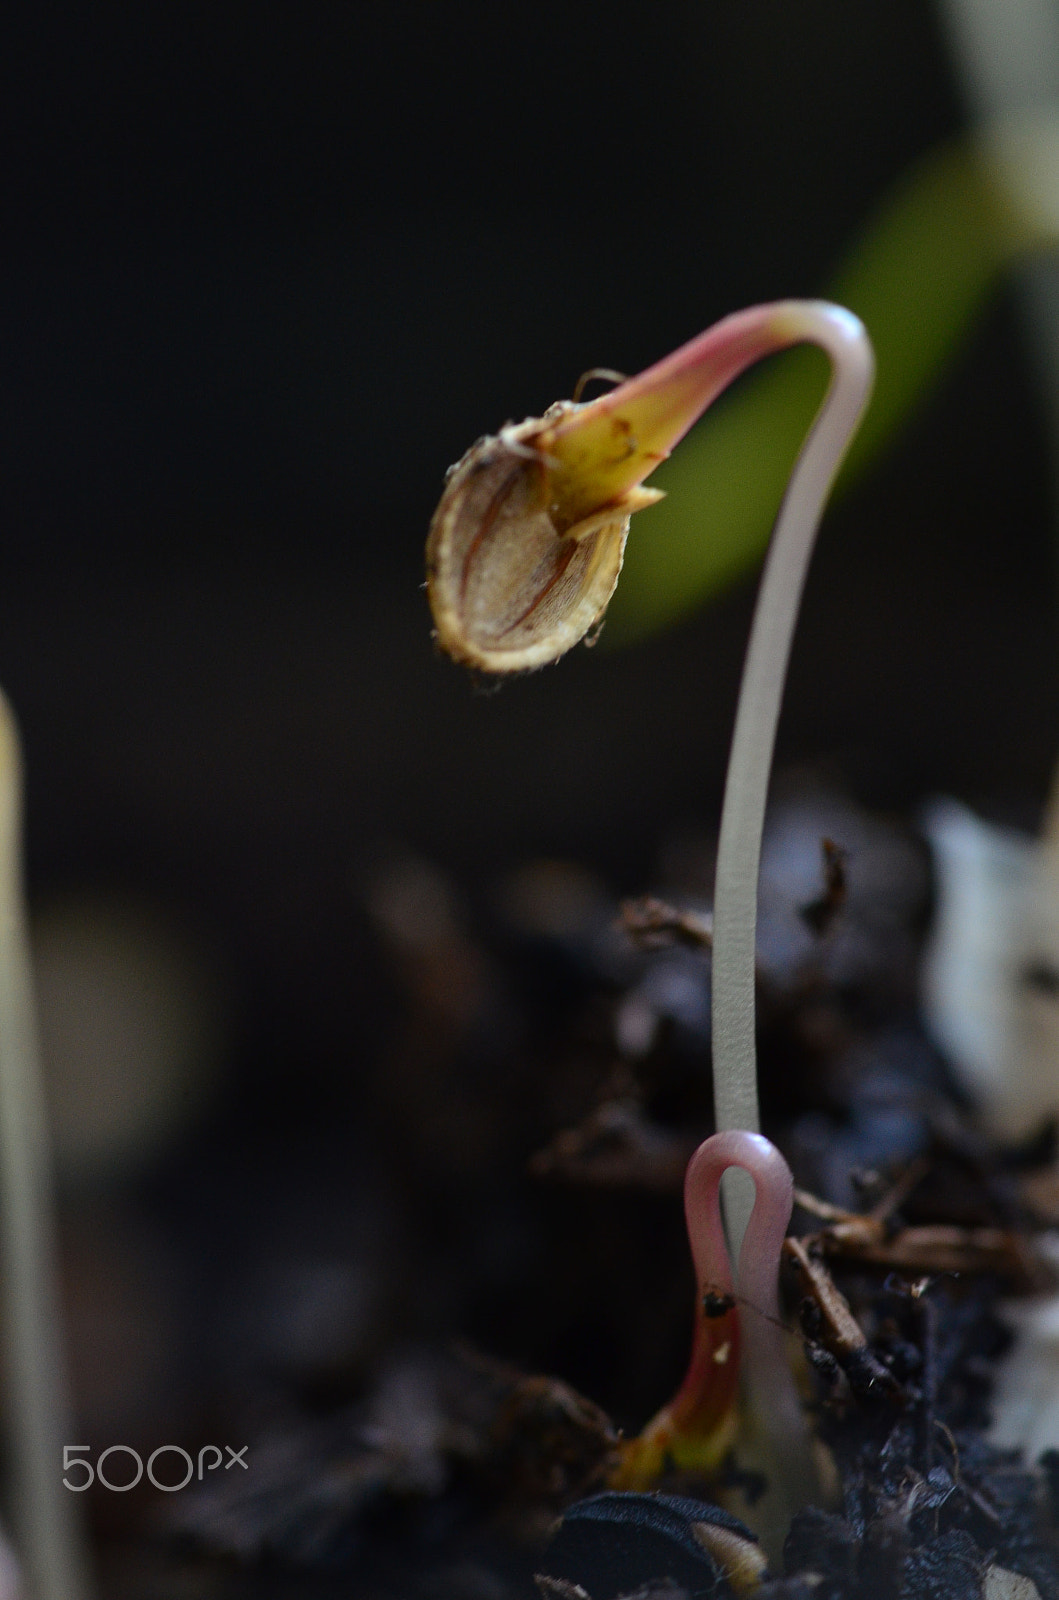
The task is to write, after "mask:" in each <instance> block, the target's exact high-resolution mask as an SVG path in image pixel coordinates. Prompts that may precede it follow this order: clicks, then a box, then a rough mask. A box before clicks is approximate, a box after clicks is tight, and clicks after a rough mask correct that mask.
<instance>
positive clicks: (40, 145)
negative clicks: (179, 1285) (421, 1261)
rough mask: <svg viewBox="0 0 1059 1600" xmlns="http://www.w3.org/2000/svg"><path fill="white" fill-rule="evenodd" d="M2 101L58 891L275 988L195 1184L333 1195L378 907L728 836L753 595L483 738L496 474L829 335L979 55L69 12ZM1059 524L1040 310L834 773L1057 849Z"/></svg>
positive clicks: (262, 8) (13, 51)
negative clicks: (452, 623) (569, 405)
mask: <svg viewBox="0 0 1059 1600" xmlns="http://www.w3.org/2000/svg"><path fill="white" fill-rule="evenodd" d="M0 63H2V64H0V118H2V121H3V126H4V133H5V138H4V145H5V156H4V160H3V163H2V167H0V195H2V227H0V393H2V397H3V398H2V412H0V463H2V466H0V530H2V534H3V537H2V538H0V681H2V682H3V684H4V685H5V687H6V689H7V691H8V693H9V694H10V696H11V698H12V700H13V701H14V704H15V706H16V708H17V710H18V712H19V715H20V718H21V721H22V725H23V729H24V736H25V745H26V758H27V764H28V830H29V831H28V848H29V858H28V859H29V881H30V888H31V891H32V893H33V895H34V897H35V898H37V899H47V898H48V897H53V896H54V895H55V894H57V893H59V892H64V893H70V892H75V891H76V892H79V893H80V892H87V891H89V890H91V891H98V890H107V891H112V890H121V891H124V892H131V893H133V894H135V895H136V896H138V897H139V898H140V899H141V900H142V901H145V902H147V903H149V904H150V905H151V906H152V907H154V908H156V909H157V910H158V911H159V912H160V913H161V914H163V915H164V916H166V917H168V918H171V919H173V920H174V921H176V922H179V923H180V925H181V926H182V927H185V928H188V929H191V930H193V932H194V936H195V938H196V939H198V940H199V941H200V943H201V948H202V949H203V950H205V951H209V952H210V960H211V962H212V963H213V964H214V970H215V972H217V973H223V975H224V991H225V997H224V1004H225V1008H226V1016H227V1033H226V1037H227V1039H228V1041H229V1043H228V1048H227V1051H226V1055H225V1064H224V1067H223V1070H222V1074H221V1079H220V1083H219V1086H218V1088H217V1092H216V1096H215V1099H214V1102H213V1104H214V1106H215V1107H217V1106H220V1107H221V1108H222V1109H221V1110H220V1111H217V1110H215V1111H214V1112H213V1113H212V1115H213V1116H214V1118H215V1119H217V1120H214V1121H213V1122H211V1121H210V1116H211V1113H209V1112H208V1111H206V1112H203V1113H202V1115H203V1118H204V1119H205V1120H204V1121H203V1123H202V1124H201V1128H200V1132H201V1138H202V1140H203V1143H202V1144H200V1145H199V1146H195V1147H194V1150H193V1151H192V1154H190V1155H189V1154H187V1149H188V1148H189V1147H185V1154H184V1156H183V1157H182V1158H181V1159H183V1160H185V1161H186V1162H188V1163H191V1166H194V1164H195V1163H196V1162H197V1163H198V1164H199V1168H202V1167H204V1166H208V1165H209V1162H210V1161H211V1160H214V1159H216V1160H218V1161H220V1160H222V1158H223V1160H225V1161H229V1160H230V1159H231V1160H236V1159H238V1160H249V1159H250V1158H249V1157H247V1156H246V1154H245V1152H246V1150H247V1149H253V1148H256V1147H255V1140H263V1139H265V1138H266V1137H267V1138H268V1139H269V1140H270V1141H271V1143H270V1144H269V1149H270V1151H272V1152H273V1154H272V1156H270V1162H273V1163H274V1156H275V1151H277V1150H283V1149H284V1148H286V1147H287V1144H293V1142H295V1141H296V1139H297V1138H298V1137H300V1136H301V1135H304V1139H305V1141H306V1142H307V1146H308V1148H310V1149H311V1148H312V1147H313V1139H314V1137H315V1135H314V1133H313V1129H314V1128H315V1127H316V1126H317V1121H318V1119H319V1108H320V1107H321V1106H323V1107H325V1108H326V1118H327V1119H329V1127H330V1130H331V1134H332V1136H333V1137H335V1138H337V1139H338V1141H339V1142H341V1139H342V1138H343V1137H345V1131H346V1128H347V1125H348V1130H349V1138H350V1140H351V1141H353V1140H354V1139H355V1123H356V1111H357V1088H356V1086H357V1083H358V1081H359V1079H358V1074H360V1073H362V1072H364V1071H366V1070H367V1069H366V1067H365V1062H367V1061H368V1060H370V1059H371V1057H372V1052H373V1050H374V1049H375V1047H376V1043H377V1041H378V1038H379V1037H380V1035H381V1034H384V1033H385V1031H386V1028H387V1026H388V1019H387V1016H386V1013H385V1006H380V1002H379V994H380V989H379V972H380V962H379V958H378V956H377V954H376V953H375V951H374V947H373V939H372V930H371V926H370V921H369V919H368V917H367V916H366V913H365V909H364V904H365V893H366V889H365V886H366V885H367V884H369V883H370V881H371V879H372V874H373V872H374V871H375V869H376V867H377V865H378V863H379V862H381V861H383V860H386V859H388V858H389V857H390V855H391V854H392V853H393V852H394V851H395V850H396V851H400V850H402V849H406V848H407V849H410V850H412V851H415V852H419V853H421V854H422V855H424V856H426V857H427V858H429V859H432V860H434V861H437V862H439V863H440V864H441V865H442V866H443V867H444V868H445V869H446V870H448V871H449V872H451V873H452V874H453V875H454V878H455V879H456V880H457V881H459V882H461V883H465V884H467V885H468V886H469V887H470V888H471V889H472V890H476V891H480V890H482V889H483V887H484V886H488V884H489V883H490V882H491V881H492V880H493V878H494V877H495V875H496V874H497V873H498V872H500V871H502V870H504V869H506V868H508V867H510V866H511V865H512V864H514V863H516V862H517V861H519V860H521V859H523V858H525V857H528V856H532V855H535V854H540V853H551V854H558V855H563V856H573V857H577V858H579V859H581V860H583V861H585V862H586V863H587V864H589V865H591V866H592V867H595V868H598V869H600V870H602V871H604V872H605V873H607V874H608V875H609V876H610V879H611V881H613V882H614V883H615V884H616V885H617V886H618V887H619V888H621V889H623V890H629V891H635V890H642V889H644V888H646V887H648V886H649V880H650V873H651V870H652V862H653V860H654V857H655V851H656V847H657V845H658V841H659V839H660V838H661V837H662V836H663V834H665V833H666V831H667V830H671V829H672V828H673V827H679V826H687V825H691V826H697V827H701V828H708V827H709V826H710V825H711V824H712V822H713V821H714V819H715V818H716V815H717V813H718V810H719V804H720V786H721V781H722V777H723V767H724V761H725V756H726V744H727V738H728V730H729V726H730V720H731V716H732V712H733V708H734V697H735V690H736V684H737V678H738V672H739V666H740V661H741V656H742V650H743V645H744V640H745V634H746V626H747V621H748V616H749V606H750V601H751V597H752V596H751V589H750V587H749V586H747V587H744V588H743V589H741V590H739V591H738V592H733V593H730V594H728V595H727V596H725V597H723V598H722V599H721V600H720V602H719V603H717V604H716V605H715V606H714V607H712V608H711V609H710V610H708V611H706V612H704V613H702V614H701V615H700V616H699V617H698V618H697V619H696V620H694V621H692V622H691V623H689V624H687V625H686V626H684V627H682V628H680V629H678V630H676V631H674V632H672V633H671V634H669V635H668V636H666V637H662V638H658V639H656V640H654V641H652V642H650V643H648V644H647V645H644V646H642V647H639V648H637V649H635V650H629V651H626V652H618V651H608V650H606V649H605V648H601V649H599V650H597V651H595V652H594V653H593V654H591V655H586V654H585V653H584V652H578V653H576V654H575V655H574V656H573V657H572V658H571V659H569V660H568V661H566V662H565V663H563V664H562V665H561V666H560V667H559V668H557V669H556V670H554V671H548V672H546V673H543V674H540V675H538V676H537V677H535V678H532V679H526V680H521V681H517V682H514V683H511V684H508V685H506V686H505V687H504V688H503V690H502V692H500V693H497V694H494V695H490V696H486V695H482V694H480V693H477V692H476V691H475V690H474V688H473V686H472V685H471V684H470V683H469V682H468V681H467V680H466V679H465V678H464V676H463V675H462V674H461V673H460V672H459V671H457V670H456V669H455V668H453V667H452V666H450V665H449V664H448V663H447V662H444V661H442V660H439V659H437V658H436V657H435V655H434V653H433V650H432V646H431V641H430V624H429V617H428V614H427V608H426V603H425V598H424V596H423V595H422V593H421V592H420V587H419V586H420V584H421V581H422V570H421V568H422V546H423V540H424V537H425V532H426V527H427V524H428V521H429V518H430V514H431V511H432V509H433V505H434V503H435V501H436V498H437V495H438V493H439V490H440V484H441V479H442V474H443V471H444V469H445V467H446V465H447V464H448V463H449V462H450V461H452V460H454V459H455V458H456V457H457V456H458V455H460V454H461V453H462V451H463V450H464V449H465V448H466V446H467V445H468V444H469V443H470V442H471V440H472V439H473V438H475V437H476V436H477V435H478V434H480V433H482V432H484V431H487V430H490V429H495V428H496V427H497V426H498V425H499V424H500V423H502V422H503V421H504V420H506V419H508V418H518V417H521V416H523V415H526V414H531V413H539V411H540V410H541V409H542V408H543V407H544V406H546V405H547V404H548V403H549V402H550V401H551V400H553V399H555V398H556V397H558V396H560V395H566V394H569V393H570V390H571V387H572V384H573V382H574V381H575V380H576V377H577V375H578V374H579V373H580V372H581V371H582V370H584V369H585V368H587V367H589V366H593V365H597V364H601V363H602V364H607V365H613V366H616V367H618V368H620V369H622V370H625V371H630V372H631V371H635V370H637V369H638V368H639V367H641V366H643V365H645V364H647V363H648V362H649V361H651V360H653V359H655V358H657V357H658V356H660V355H661V354H663V353H664V352H665V351H667V350H669V349H670V348H672V347H673V346H675V345H676V344H678V343H679V342H681V341H682V340H684V339H686V338H688V337H690V336H691V335H692V334H694V333H695V332H697V331H698V330H699V329H700V328H703V327H705V326H706V325H707V324H708V323H709V322H711V321H712V320H714V319H715V318H717V317H718V316H720V315H722V314H723V313H725V312H727V311H729V310H731V309H734V308H736V307H738V306H740V305H744V304H748V303H751V302H753V301H756V300H762V299H768V298H772V297H778V296H792V295H803V294H815V293H820V292H821V291H822V290H823V289H824V288H825V287H826V284H827V280H828V277H829V275H830V272H831V270H832V268H833V266H834V265H835V264H836V262H837V261H838V259H839V258H840V256H841V254H842V251H843V249H844V247H845V246H846V245H847V243H848V241H849V240H850V238H851V237H852V235H853V234H854V232H855V230H856V229H857V228H858V227H859V226H860V225H861V224H862V222H863V221H864V219H865V218H866V216H867V215H868V213H869V212H870V210H871V208H872V207H873V205H874V204H875V203H876V202H877V200H878V199H879V198H880V196H881V195H882V194H883V193H884V192H885V190H886V188H887V186H888V184H890V183H891V181H893V180H894V179H895V178H896V177H897V176H898V175H899V174H901V173H902V172H903V171H904V170H905V169H906V168H907V166H908V164H909V163H910V162H911V161H912V160H913V158H914V157H916V156H917V155H918V154H919V153H921V152H923V151H925V150H927V149H929V148H930V147H931V146H932V145H933V144H935V143H936V142H937V141H938V140H940V139H942V138H943V137H945V136H947V135H949V134H951V133H953V132H954V131H955V130H957V129H958V128H959V126H960V122H961V112H960V106H959V101H958V95H957V90H956V86H955V84H954V82H953V79H952V76H951V71H950V67H949V65H948V62H947V58H946V54H945V51H944V47H943V41H942V39H941V37H940V34H939V31H938V29H937V26H936V24H935V20H934V18H933V15H932V12H931V9H930V8H929V7H928V6H926V5H924V4H923V3H922V0H860V3H858V4H857V5H856V6H855V7H851V6H850V5H849V4H848V0H799V3H798V4H797V5H789V4H778V3H776V0H694V3H693V0H655V3H653V4H650V5H647V4H642V5H640V6H633V5H626V4H610V5H603V4H586V3H583V0H569V3H567V4H564V5H562V6H553V7H540V6H528V5H523V4H509V5H497V4H496V3H495V0H493V3H490V4H486V3H484V0H460V3H459V4H452V3H448V0H385V3H384V0H378V3H356V0H344V3H341V4H339V3H326V4H317V5H303V6H293V5H286V6H284V5H276V4H262V5H259V6H257V7H255V8H253V9H252V10H251V9H249V8H247V9H246V10H245V11H243V10H240V9H239V8H233V7H224V6H221V7H219V8H218V7H214V6H204V5H182V6H178V7H158V6H135V7H134V6H132V5H124V6H119V5H114V4H109V3H103V4H97V5H94V6H92V7H84V8H81V9H75V8H72V7H69V8H67V7H63V6H61V5H57V6H51V5H42V6H39V7H34V8H32V9H30V8H28V7H23V8H21V12H20V14H19V15H17V16H16V18H15V20H14V21H9V22H8V24H7V25H6V40H5V43H4V47H3V50H2V51H0ZM766 445H767V442H766ZM766 445H763V447H766ZM1047 479H1048V473H1047V466H1046V454H1045V442H1044V435H1043V425H1042V423H1041V420H1040V410H1039V407H1038V404H1037V400H1036V395H1035V392H1034V389H1033V384H1032V381H1031V377H1030V363H1029V361H1028V360H1027V358H1026V350H1025V340H1024V336H1023V327H1022V324H1021V321H1020V318H1019V315H1018V305H1017V298H1016V295H1015V292H1014V291H1013V290H1012V289H1009V290H1008V291H1006V292H1005V293H1004V294H1003V296H1002V297H1001V298H1000V299H998V301H997V302H996V303H995V305H994V306H993V307H992V309H991V310H990V312H989V313H988V315H987V317H986V319H985V320H984V322H983V323H982V324H981V326H980V327H979V329H978V330H977V332H976V334H975V337H974V339H973V341H972V343H971V344H970V345H969V346H968V347H967V348H966V349H965V350H964V351H963V353H962V354H961V356H960V358H959V360H958V362H957V364H956V367H955V368H954V369H953V370H952V371H951V372H950V373H949V374H948V375H947V377H946V379H945V381H944V383H943V385H942V386H941V388H940V389H939V390H938V392H937V393H936V394H935V395H933V396H932V397H930V398H929V399H928V400H927V401H926V403H925V404H924V407H923V409H922V412H921V414H920V416H919V417H918V419H917V420H916V422H915V424H914V426H913V427H912V428H911V430H910V431H909V432H908V434H907V435H906V436H905V437H904V439H903V440H902V442H901V443H900V445H899V447H898V448H897V450H896V451H895V452H894V453H893V454H891V455H890V456H889V457H888V458H887V460H886V461H885V462H884V463H883V464H882V465H881V466H880V467H878V468H877V469H875V470H874V471H873V473H872V475H871V476H870V478H868V479H865V480H863V481H862V483H861V484H860V485H859V486H858V488H857V489H856V491H855V492H854V493H853V494H852V495H850V496H849V497H847V499H846V500H845V501H844V502H843V504H842V505H841V507H840V508H838V510H837V511H836V513H835V514H834V515H833V516H832V517H831V518H830V519H829V521H828V523H827V524H826V526H825V530H824V533H823V536H822V540H821V545H820V550H819V553H818V557H817V559H816V561H815V564H814V569H813V572H812V575H811V579H810V584H809V589H808V594H807V599H806V604H805V608H804V612H803V617H802V621H801V624H800V631H799V637H798V642H797V645H796V650H795V657H794V662H793V667H792V675H791V682H790V690H789V694H788V699H787V707H786V711H785V716H784V721H783V725H782V729H781V734H780V761H781V764H782V765H785V766H790V765H791V764H801V763H806V762H819V761H825V762H827V763H828V764H829V765H830V767H831V769H832V770H834V771H837V772H838V773H839V774H841V775H842V776H843V777H844V778H845V780H846V781H847V782H848V783H850V784H851V785H852V786H853V787H854V789H856V790H857V792H858V793H860V795H861V796H862V797H863V798H865V799H866V800H868V801H869V802H871V803H873V804H876V805H883V806H888V807H895V808H897V809H899V810H900V809H907V808H909V807H911V806H913V805H914V804H915V802H916V801H917V800H918V799H919V798H920V797H921V796H923V795H924V794H927V793H931V792H936V791H938V790H946V791H950V792H954V793H957V794H960V795H961V796H963V797H964V798H967V799H969V800H972V801H985V802H987V803H989V804H991V805H993V806H994V807H997V808H999V809H1001V810H1003V811H1005V812H1006V813H1007V814H1009V815H1017V816H1019V817H1021V818H1022V819H1023V820H1024V821H1026V822H1027V823H1029V824H1032V823H1033V821H1034V819H1035V815H1036V810H1037V808H1038V807H1039V805H1040V803H1041V801H1042V800H1043V797H1044V794H1045V791H1046V787H1047V783H1048V777H1049V772H1050V768H1051V764H1052V762H1053V760H1054V758H1055V746H1056V729H1057V727H1059V719H1057V711H1059V692H1057V689H1059V681H1057V676H1056V672H1055V661H1054V643H1055V623H1054V617H1055V585H1054V582H1053V550H1052V536H1051V531H1050V518H1049V509H1048V505H1047V496H1046V484H1047ZM634 537H635V533H634ZM381 992H383V993H385V992H386V991H385V989H384V990H383V991H381ZM292 1085H293V1086H292ZM314 1107H316V1108H317V1109H316V1110H315V1111H314V1109H313V1108H314ZM336 1107H338V1108H339V1111H338V1113H337V1121H336V1120H335V1116H336V1113H335V1108H336ZM218 1129H221V1130H222V1132H220V1133H219V1132H218V1131H217V1130H218ZM240 1139H241V1140H243V1141H244V1143H243V1145H241V1146H239V1145H238V1141H239V1140H240ZM210 1140H213V1141H214V1143H213V1144H211V1143H210ZM226 1141H227V1142H226ZM233 1141H234V1144H233ZM236 1146H238V1148H236ZM218 1149H219V1150H220V1152H221V1154H220V1155H218ZM233 1150H235V1155H234V1156H233ZM196 1151H197V1153H195V1152H196ZM240 1151H241V1152H242V1153H240ZM204 1152H205V1153H204ZM266 1168H267V1170H268V1171H270V1172H271V1171H273V1170H274V1165H269V1164H268V1163H262V1170H265V1169H266ZM182 1170H184V1171H185V1173H186V1172H187V1171H189V1170H191V1167H190V1166H186V1167H185V1168H184V1169H182ZM269 1181H271V1180H269Z"/></svg>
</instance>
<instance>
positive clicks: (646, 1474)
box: [612, 1129, 812, 1489]
mask: <svg viewBox="0 0 1059 1600" xmlns="http://www.w3.org/2000/svg"><path fill="white" fill-rule="evenodd" d="M729 1167H738V1168H741V1169H742V1171H744V1172H746V1173H748V1174H749V1175H750V1177H751V1178H752V1179H753V1182H754V1191H755V1193H754V1205H753V1209H752V1211H751V1212H750V1217H749V1220H748V1222H747V1227H746V1233H745V1235H744V1237H743V1243H742V1248H741V1250H740V1252H739V1266H738V1272H737V1274H736V1276H735V1281H734V1282H733V1274H732V1268H731V1263H730V1261H729V1256H728V1247H727V1244H726V1242H725V1234H724V1224H723V1222H722V1218H721V1193H720V1189H721V1178H722V1176H723V1174H724V1173H725V1172H726V1171H727V1170H728V1168H729ZM793 1203H794V1180H793V1178H792V1177H791V1171H790V1168H789V1167H788V1165H787V1163H786V1161H785V1160H784V1159H783V1157H782V1155H781V1154H780V1152H779V1151H778V1150H777V1149H776V1146H775V1145H774V1144H772V1143H771V1142H770V1141H769V1140H768V1139H766V1138H764V1136H763V1135H762V1134H759V1133H748V1132H746V1131H745V1130H742V1129H729V1130H727V1131H726V1132H724V1133H715V1134H713V1135H712V1136H711V1137H710V1138H709V1139H707V1140H706V1141H705V1142H704V1143H703V1144H701V1145H700V1146H699V1148H698V1150H696V1152H695V1154H694V1156H692V1158H691V1161H690V1163H689V1165H688V1170H687V1176H686V1177H685V1180H684V1214H685V1217H686V1219H687V1227H688V1241H689V1243H690V1245H691V1255H692V1260H693V1262H694V1266H695V1278H696V1283H697V1285H698V1304H697V1307H696V1313H695V1331H694V1336H693V1339H692V1347H691V1360H690V1363H689V1365H688V1370H687V1374H686V1375H685V1378H684V1381H683V1383H682V1384H681V1386H680V1388H679V1389H678V1391H677V1393H676V1395H675V1396H674V1397H673V1399H672V1400H671V1401H670V1402H669V1404H668V1405H666V1406H664V1407H663V1408H662V1410H661V1411H659V1412H658V1414H657V1415H656V1416H655V1417H654V1418H653V1419H652V1420H651V1421H650V1422H649V1423H648V1425H647V1427H646V1428H645V1429H644V1431H643V1432H642V1433H641V1434H640V1435H639V1436H638V1437H637V1438H635V1439H631V1440H630V1441H629V1442H628V1444H627V1445H626V1446H625V1448H624V1451H623V1454H622V1459H621V1463H620V1465H619V1467H618V1469H617V1472H616V1473H615V1475H614V1478H613V1480H612V1482H613V1485H614V1487H615V1488H622V1489H639V1488H646V1487H649V1486H650V1485H651V1484H653V1483H654V1482H655V1481H656V1480H657V1479H658V1477H659V1475H660V1474H661V1473H662V1472H663V1471H665V1470H666V1469H667V1468H674V1467H676V1468H681V1467H683V1468H689V1469H694V1470H698V1471H704V1472H713V1471H715V1470H716V1469H717V1467H718V1466H719V1465H720V1463H721V1461H722V1460H723V1458H724V1456H725V1455H726V1454H727V1452H728V1450H729V1449H730V1447H731V1445H732V1443H733V1440H734V1436H735V1432H736V1428H737V1426H738V1421H739V1418H738V1406H737V1401H738V1392H739V1378H740V1375H741V1376H742V1378H743V1386H744V1394H745V1396H746V1398H747V1400H748V1403H749V1407H750V1411H751V1415H752V1419H753V1421H754V1424H755V1426H756V1427H757V1428H758V1429H759V1430H760V1432H761V1433H762V1434H763V1435H764V1436H765V1439H766V1441H767V1446H768V1456H769V1460H770V1463H771V1464H772V1468H773V1471H774V1472H775V1473H776V1474H777V1475H778V1476H779V1477H781V1478H783V1479H785V1480H786V1481H791V1480H792V1479H794V1478H796V1477H797V1478H800V1479H801V1481H802V1482H803V1483H811V1481H812V1475H811V1472H810V1473H809V1474H808V1475H807V1471H806V1465H807V1462H808V1443H807V1437H808V1436H807V1431H806V1427H805V1421H804V1418H803V1416H802V1410H801V1403H800V1401H799V1397H798V1392H797V1389H796V1387H795V1384H794V1379H793V1377H792V1374H791V1371H790V1367H789V1365H788V1362H787V1352H786V1350H785V1349H784V1339H785V1334H784V1329H783V1326H782V1323H781V1322H780V1312H779V1263H780V1249H781V1247H782V1244H783V1240H784V1237H785V1235H786V1232H787V1224H788V1222H789V1221H790V1215H791V1210H792V1207H793Z"/></svg>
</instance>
